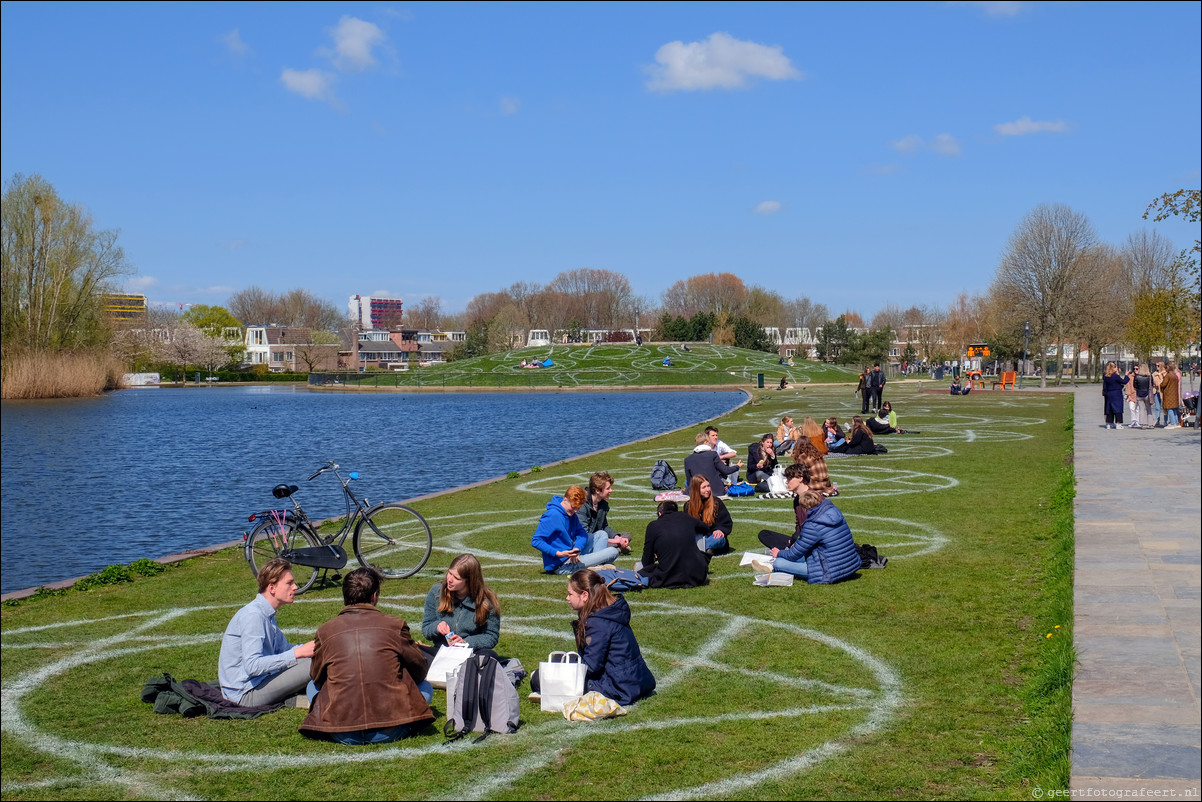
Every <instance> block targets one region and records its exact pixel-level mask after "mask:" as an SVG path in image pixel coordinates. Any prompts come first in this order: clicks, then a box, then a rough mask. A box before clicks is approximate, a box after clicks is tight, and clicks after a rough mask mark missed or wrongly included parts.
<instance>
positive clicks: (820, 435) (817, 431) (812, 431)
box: [801, 417, 827, 456]
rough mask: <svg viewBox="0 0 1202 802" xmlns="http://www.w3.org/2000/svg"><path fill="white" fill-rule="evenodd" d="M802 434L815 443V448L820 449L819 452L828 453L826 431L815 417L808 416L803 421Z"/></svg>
mask: <svg viewBox="0 0 1202 802" xmlns="http://www.w3.org/2000/svg"><path fill="white" fill-rule="evenodd" d="M801 435H802V437H804V438H805V439H807V440H809V441H810V442H811V443H813V444H814V448H816V449H818V453H819V454H822V455H824V456H825V455H826V452H827V446H826V433H825V432H823V431H822V427H821V426H819V425H818V423H817V422H816V421H815V420H814V419H813V418H809V417H807V418H806V419H805V420H804V421H802V424H801Z"/></svg>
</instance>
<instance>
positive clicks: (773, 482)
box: [768, 465, 789, 493]
mask: <svg viewBox="0 0 1202 802" xmlns="http://www.w3.org/2000/svg"><path fill="white" fill-rule="evenodd" d="M768 492H769V493H788V492H789V483H788V482H786V481H785V469H784V467H783V466H780V465H777V466H776V468H775V470H773V471H772V475H771V476H769V477H768Z"/></svg>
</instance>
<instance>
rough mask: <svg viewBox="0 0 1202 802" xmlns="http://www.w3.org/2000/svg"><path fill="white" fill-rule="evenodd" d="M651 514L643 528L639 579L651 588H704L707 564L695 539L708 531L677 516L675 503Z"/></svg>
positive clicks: (683, 515) (664, 503)
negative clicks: (641, 578)
mask: <svg viewBox="0 0 1202 802" xmlns="http://www.w3.org/2000/svg"><path fill="white" fill-rule="evenodd" d="M655 514H656V518H655V520H654V521H652V522H651V523H649V524H647V536H646V537H645V538H644V540H643V560H642V566H641V567H638V568H637V570H638V573H639V576H640V577H646V578H647V580H648V582H647V585H648V587H652V588H695V587H697V586H698V585H704V584H705V583H706V575H707V574H708V573H709V562H710V561H709V557H708V556H706V555H705V554H704V553H703V552H702V551H701V550H700V549H698V548H697V539H698V538H703V537H705V536H706V535H708V534H709V533H710V529H709V527H708V526H706V525H705V524H704V523H702V522H701V521H699V520H697V519H696V518H694V517H692V516H691V515H689V514H687V513H684V512H680V511H679V508H678V507H677V506H676V502H675V501H661V502H660V504H659V508H658V509H657V510H656V513H655Z"/></svg>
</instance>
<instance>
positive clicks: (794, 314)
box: [786, 295, 831, 334]
mask: <svg viewBox="0 0 1202 802" xmlns="http://www.w3.org/2000/svg"><path fill="white" fill-rule="evenodd" d="M786 314H787V315H788V319H789V324H790V326H791V327H794V328H799V329H809V330H810V333H811V334H816V333H817V331H818V327H819V326H821V325H822V324H823V323H825V322H827V321H828V320H830V319H831V313H830V310H829V309H827V308H826V306H825V305H824V304H816V303H814V302H813V301H811V300H810V299H809V298H807V297H805V296H804V295H803V296H801V297H799V298H794V299H793V300H792V301H789V303H788V304H786Z"/></svg>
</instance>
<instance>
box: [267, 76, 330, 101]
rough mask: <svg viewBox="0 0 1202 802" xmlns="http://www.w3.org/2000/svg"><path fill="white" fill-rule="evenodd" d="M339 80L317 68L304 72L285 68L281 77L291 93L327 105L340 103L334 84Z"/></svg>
mask: <svg viewBox="0 0 1202 802" xmlns="http://www.w3.org/2000/svg"><path fill="white" fill-rule="evenodd" d="M337 79H338V76H336V75H333V74H331V73H328V72H322V71H321V70H319V69H317V68H316V67H314V68H313V69H311V70H305V71H303V72H302V71H301V70H293V69H289V68H288V67H285V68H284V72H283V73H281V75H280V80H281V81H283V82H284V86H285V87H287V89H288V91H289V92H295V93H296V94H298V95H300V96H301V97H307V98H309V100H324V101H326V102H327V103H337V102H338V98H336V97H335V96H334V82H335V81H336V80H337Z"/></svg>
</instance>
